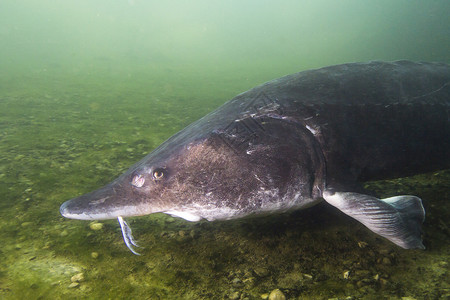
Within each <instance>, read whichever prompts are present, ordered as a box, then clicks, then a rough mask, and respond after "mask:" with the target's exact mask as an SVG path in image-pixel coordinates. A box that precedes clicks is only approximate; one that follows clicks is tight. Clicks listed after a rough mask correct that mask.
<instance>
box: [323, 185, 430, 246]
mask: <svg viewBox="0 0 450 300" xmlns="http://www.w3.org/2000/svg"><path fill="white" fill-rule="evenodd" d="M323 198H324V199H325V201H327V202H328V203H329V204H331V205H333V206H334V207H336V208H337V209H339V210H340V211H342V212H343V213H345V214H346V215H348V216H350V217H352V218H354V219H356V220H357V221H359V222H361V223H362V224H364V225H365V226H366V227H367V228H369V229H370V230H372V231H373V232H375V233H376V234H379V235H381V236H383V237H385V238H387V239H388V240H390V241H391V242H393V243H394V244H396V245H398V246H400V247H402V248H404V249H414V248H419V249H425V247H424V245H423V244H422V239H421V236H420V234H421V225H422V223H423V221H424V220H425V210H424V208H423V206H422V200H421V199H420V198H418V197H416V196H396V197H391V198H386V199H378V198H376V197H373V196H369V195H364V194H358V193H346V192H335V193H333V192H331V191H325V192H324V193H323Z"/></svg>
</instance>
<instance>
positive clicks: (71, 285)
mask: <svg viewBox="0 0 450 300" xmlns="http://www.w3.org/2000/svg"><path fill="white" fill-rule="evenodd" d="M79 285H80V284H79V283H78V282H72V283H71V284H69V288H70V289H73V288H76V287H78V286H79Z"/></svg>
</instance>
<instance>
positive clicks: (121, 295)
mask: <svg viewBox="0 0 450 300" xmlns="http://www.w3.org/2000/svg"><path fill="white" fill-rule="evenodd" d="M449 15H450V2H449V1H448V0H439V1H406V0H404V1H400V0H399V1H391V0H389V1H388V0H383V1H359V0H353V1H256V0H252V1H139V0H129V1H106V0H104V1H87V0H85V1H72V0H68V1H50V0H44V1H37V0H36V1H34V0H28V1H21V0H19V1H12V0H11V1H10V0H4V1H1V2H0V240H1V244H2V247H0V298H4V299H25V298H26V299H63V298H64V299H68V298H90V299H108V298H110V299H132V298H133V299H222V298H225V299H227V298H229V299H259V298H260V297H261V295H263V296H264V294H267V293H270V291H272V290H274V289H277V288H278V289H280V290H281V291H282V292H283V293H284V294H285V296H286V297H288V298H289V299H296V298H302V299H303V298H311V299H328V298H340V299H345V298H347V297H353V299H359V298H364V299H380V298H386V299H401V297H411V298H408V299H412V298H415V299H448V297H450V284H449V279H448V278H449V277H450V275H449V265H448V264H449V257H450V250H449V248H450V247H449V242H448V240H449V237H450V230H449V222H448V220H449V218H450V213H449V209H448V200H449V185H450V184H449V182H450V181H449V178H450V174H449V172H448V171H447V172H446V171H443V172H435V173H432V174H426V175H423V176H418V177H414V178H405V179H400V180H390V181H384V182H376V183H368V185H367V187H368V188H370V189H372V190H375V191H376V192H377V193H378V194H379V195H380V196H392V195H396V194H399V193H401V194H415V195H418V196H420V197H422V198H423V199H424V204H425V207H426V209H427V221H426V223H425V225H424V229H425V232H426V235H425V239H424V242H425V245H426V246H427V250H425V251H405V250H402V249H399V248H397V247H395V246H393V245H391V244H389V243H388V242H386V241H384V240H382V239H380V238H378V237H375V236H373V235H372V234H371V233H370V232H368V231H367V230H366V229H365V228H364V227H363V226H362V225H360V224H357V223H356V222H354V221H352V220H350V219H349V218H347V217H345V216H342V215H341V214H339V213H337V212H336V211H334V210H333V209H330V208H329V207H327V206H325V205H319V206H317V207H314V208H312V209H309V210H306V211H301V212H294V213H292V214H286V215H281V216H273V217H268V218H262V219H256V220H250V221H248V220H245V221H239V222H214V223H195V224H193V223H187V222H185V221H183V220H179V219H174V218H171V217H168V216H165V215H159V214H156V215H153V216H146V217H141V218H133V219H131V220H130V223H131V224H132V227H133V229H134V230H135V231H134V232H135V237H137V238H138V239H139V241H140V243H141V244H142V245H143V246H144V247H145V248H144V250H143V254H144V255H143V256H140V257H137V256H134V255H132V254H131V253H130V252H129V251H128V249H126V247H125V245H124V244H123V241H122V238H121V233H120V230H119V227H118V224H117V222H116V221H114V220H111V221H104V222H102V224H103V225H96V226H102V228H101V229H100V230H92V229H91V228H90V227H93V228H95V226H90V225H92V223H90V222H86V221H77V220H66V219H63V218H62V217H61V216H60V215H59V205H60V204H61V203H62V202H63V201H65V200H67V199H69V198H72V197H74V196H77V195H80V194H83V193H86V192H89V191H91V190H93V189H96V188H98V187H100V186H101V185H103V184H105V183H107V182H109V181H111V180H112V179H114V178H115V177H116V176H117V175H119V174H120V173H122V172H123V171H124V170H126V169H127V168H128V167H129V166H130V165H131V164H133V163H134V162H136V161H138V160H139V159H141V158H142V157H143V156H144V155H145V154H147V153H148V152H150V151H151V150H152V149H154V148H155V147H157V146H158V145H159V144H160V143H161V142H163V141H164V140H165V139H167V138H168V137H169V136H171V135H172V134H174V133H175V132H177V131H178V130H180V129H182V128H183V127H184V126H186V125H188V124H189V123H190V122H192V121H195V120H196V119H198V118H200V117H202V116H203V115H205V114H206V113H208V112H210V111H211V110H213V109H214V108H216V107H218V106H220V105H221V104H222V103H224V102H225V101H227V100H229V99H230V98H232V97H233V96H235V95H236V94H238V93H240V92H243V91H245V90H247V89H249V88H251V87H253V86H255V85H257V84H260V83H262V82H264V81H267V80H270V79H273V78H277V77H280V76H282V75H285V74H289V73H294V72H298V71H301V70H305V69H310V68H316V67H322V66H327V65H332V64H338V63H344V62H355V61H369V60H397V59H410V60H421V61H441V62H446V63H449V62H450V19H449V17H448V16H449ZM93 253H96V254H93ZM97 255H98V256H97ZM347 272H348V273H347ZM79 273H83V277H84V279H80V278H78V279H79V280H77V278H75V279H73V280H71V277H72V276H74V275H76V274H79ZM345 274H347V275H348V276H344V275H345ZM80 276H81V275H80ZM344 277H347V278H344ZM71 284H72V287H69V286H70V285H71Z"/></svg>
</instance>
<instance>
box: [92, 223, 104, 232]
mask: <svg viewBox="0 0 450 300" xmlns="http://www.w3.org/2000/svg"><path fill="white" fill-rule="evenodd" d="M89 228H91V229H92V230H94V231H97V230H102V229H103V223H98V222H95V223H91V224H89Z"/></svg>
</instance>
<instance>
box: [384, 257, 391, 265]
mask: <svg viewBox="0 0 450 300" xmlns="http://www.w3.org/2000/svg"><path fill="white" fill-rule="evenodd" d="M381 263H382V264H383V265H386V266H390V265H391V264H392V262H391V260H390V259H389V258H388V257H383V260H382V261H381Z"/></svg>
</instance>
